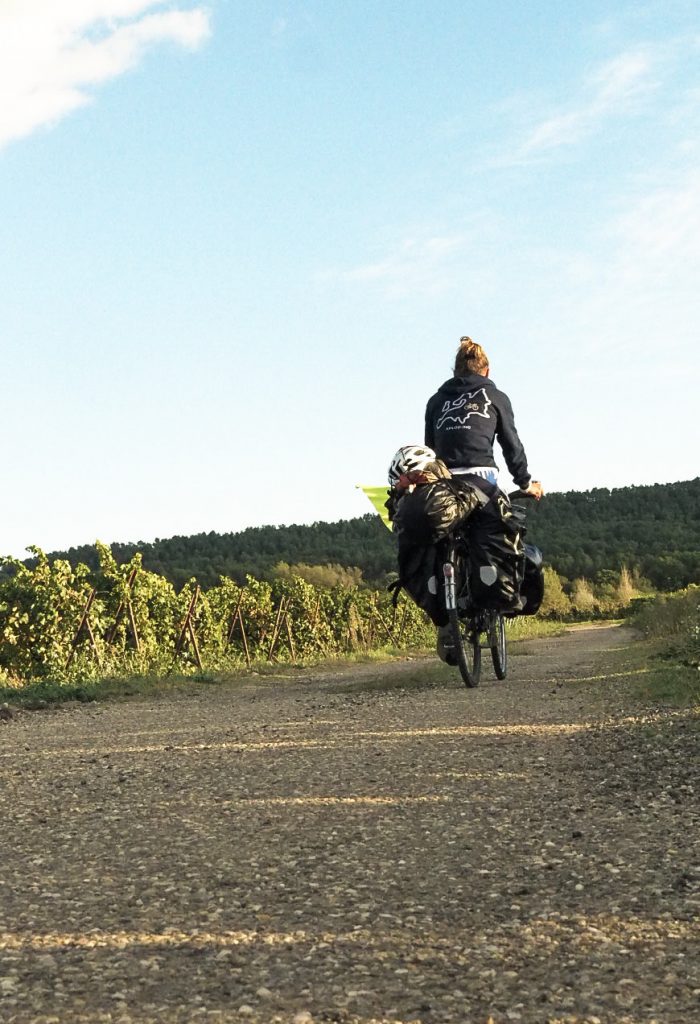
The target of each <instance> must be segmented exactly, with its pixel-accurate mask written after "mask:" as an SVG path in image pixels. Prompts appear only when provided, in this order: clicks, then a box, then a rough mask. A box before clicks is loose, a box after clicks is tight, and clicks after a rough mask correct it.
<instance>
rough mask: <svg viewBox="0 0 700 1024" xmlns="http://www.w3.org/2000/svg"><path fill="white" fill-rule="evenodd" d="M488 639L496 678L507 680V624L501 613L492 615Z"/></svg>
mask: <svg viewBox="0 0 700 1024" xmlns="http://www.w3.org/2000/svg"><path fill="white" fill-rule="evenodd" d="M488 638H489V647H490V648H491V660H492V661H493V670H494V672H495V673H496V678H497V679H505V677H506V674H507V672H508V645H507V642H506V624H505V620H504V618H503V616H502V615H501V613H500V612H492V613H491V615H490V621H489V630H488Z"/></svg>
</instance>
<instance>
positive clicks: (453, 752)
mask: <svg viewBox="0 0 700 1024" xmlns="http://www.w3.org/2000/svg"><path fill="white" fill-rule="evenodd" d="M630 642H631V641H630V637H629V635H628V634H626V633H625V631H624V630H621V629H619V628H602V629H590V630H583V631H581V630H579V631H575V632H571V633H568V634H567V635H565V636H564V637H561V638H558V639H547V640H538V641H528V642H527V643H524V644H521V645H520V647H519V653H516V654H515V655H514V656H513V657H512V660H511V666H510V674H509V679H508V680H507V681H506V682H505V683H498V682H497V681H496V680H495V678H494V677H493V676H492V674H491V673H490V671H485V678H484V681H483V683H482V686H481V687H480V689H479V690H476V691H471V690H466V689H464V688H463V687H462V686H461V684H460V682H459V680H458V679H457V677H456V675H455V672H454V670H448V669H446V668H442V667H439V666H436V664H435V661H434V660H432V659H428V660H412V661H410V660H409V661H401V662H397V663H395V664H392V665H388V666H381V665H369V666H367V665H365V666H354V667H351V668H348V669H342V670H340V669H332V670H326V671H324V670H316V671H315V672H313V673H312V672H308V671H307V672H304V671H301V672H296V673H294V672H293V670H289V669H286V670H284V672H285V675H286V678H284V679H280V680H277V681H274V680H272V681H271V680H262V679H259V680H250V681H249V682H246V683H245V684H244V685H242V686H239V687H234V686H226V687H214V686H210V687H202V690H201V692H197V693H195V694H188V695H178V696H176V697H173V698H165V699H158V700H150V701H149V700H143V699H133V700H130V701H126V702H121V703H113V704H101V705H90V706H71V707H69V708H65V709H61V710H56V711H48V712H41V713H24V714H20V715H17V716H16V717H15V718H14V719H13V720H11V721H9V722H4V723H0V781H1V783H2V815H1V821H0V857H1V861H0V915H1V916H0V1021H2V1022H3V1024H5V1022H16V1024H20V1022H21V1024H26V1022H36V1024H64V1022H65V1024H82V1022H88V1021H89V1022H91V1024H92V1022H95V1024H97V1022H105V1024H106V1022H114V1024H129V1022H139V1024H147V1022H158V1024H166V1022H167V1024H180V1022H203V1024H206V1022H229V1021H236V1022H238V1021H249V1022H251V1024H256V1022H265V1024H267V1022H284V1024H292V1022H294V1024H304V1022H321V1021H339V1022H346V1024H369V1022H378V1021H381V1022H392V1024H396V1022H408V1021H421V1022H423V1024H441V1022H450V1021H453V1022H460V1024H462V1022H463V1024H472V1022H474V1024H486V1022H487V1021H489V1020H491V1021H492V1022H493V1024H507V1022H510V1021H522V1022H526V1024H545V1022H547V1024H554V1022H565V1024H583V1022H586V1024H652V1022H654V1021H655V1022H657V1024H693V1022H696V1021H698V1020H700V944H699V942H698V939H699V934H700V924H699V916H698V911H699V909H700V892H699V886H700V848H699V845H698V844H699V839H698V823H699V818H700V815H699V813H698V803H697V741H698V736H699V735H700V734H699V733H698V732H697V731H696V730H695V728H694V724H693V722H692V721H691V720H690V719H689V717H688V715H687V714H685V715H684V714H681V713H678V712H672V711H668V712H664V711H663V710H662V711H660V712H659V713H658V715H657V716H656V718H655V719H654V718H653V717H652V718H649V717H647V720H646V721H645V720H644V716H643V715H642V716H641V717H640V712H639V708H638V707H637V708H636V710H635V707H634V705H632V706H630V703H629V698H626V697H625V694H624V686H625V679H624V678H617V677H615V676H612V677H611V678H608V679H602V678H600V676H601V671H602V670H603V674H604V669H603V667H604V666H605V663H606V652H609V651H611V650H612V649H613V648H619V647H621V646H624V645H625V644H628V643H630ZM608 661H609V658H608ZM379 679H383V680H385V684H386V686H387V687H388V689H381V688H375V685H376V681H377V680H379Z"/></svg>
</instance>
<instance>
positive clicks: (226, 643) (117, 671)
mask: <svg viewBox="0 0 700 1024" xmlns="http://www.w3.org/2000/svg"><path fill="white" fill-rule="evenodd" d="M30 550H31V551H32V554H33V555H34V557H35V559H36V564H35V565H34V566H33V567H31V568H30V567H28V566H26V565H25V564H24V563H22V562H19V561H16V560H14V559H3V560H2V563H3V564H4V565H5V566H6V567H7V568H8V569H9V572H7V574H3V576H2V577H0V683H2V684H3V685H5V686H7V685H11V686H12V685H14V686H18V687H19V686H22V685H24V684H26V683H28V682H34V681H37V680H52V681H54V682H64V681H65V682H67V681H78V680H91V679H97V678H105V677H122V676H131V675H148V674H166V673H168V672H169V671H173V670H176V671H177V672H183V671H189V670H192V671H195V670H196V671H200V670H205V671H220V670H226V669H229V668H234V667H237V666H241V665H246V664H247V665H251V664H254V663H259V662H261V661H304V660H313V659H317V658H332V657H336V656H340V655H344V654H347V653H350V652H355V651H365V650H373V649H379V648H382V647H389V646H391V647H403V648H411V647H417V646H425V645H427V644H430V643H431V642H432V638H433V634H434V630H433V629H432V627H431V626H430V624H429V623H428V622H427V620H426V619H425V617H424V615H423V614H422V612H420V611H419V610H418V609H417V608H416V607H415V605H414V604H413V603H412V602H410V601H408V600H406V599H405V598H402V600H401V601H400V602H399V605H398V607H397V608H394V607H393V605H392V602H391V598H390V596H389V595H388V594H387V593H385V592H376V591H371V590H367V589H364V588H359V587H352V588H343V587H334V588H320V587H314V586H312V585H311V584H310V583H307V582H306V581H305V580H303V579H301V578H300V577H297V576H293V577H292V578H290V579H279V580H274V581H273V582H265V581H261V580H256V579H253V578H252V577H248V580H247V583H246V585H245V586H243V587H241V586H239V585H238V584H237V583H235V582H234V581H233V580H231V579H229V578H226V577H221V578H220V582H219V584H218V586H215V587H212V588H210V589H209V590H207V591H206V592H203V591H201V590H200V589H199V587H198V586H197V583H196V581H195V580H191V581H190V582H189V583H187V584H186V585H185V586H184V587H183V588H182V589H181V590H180V591H179V592H176V590H175V588H174V587H173V586H172V584H171V583H170V582H169V581H168V580H167V579H165V578H164V577H163V576H160V575H158V574H156V573H153V572H149V571H148V570H146V569H144V568H143V565H142V563H141V555H140V554H136V555H135V556H134V557H133V559H132V560H131V561H130V562H127V563H125V564H122V565H117V562H116V560H115V559H114V557H113V556H112V553H111V551H110V549H109V547H107V546H106V545H103V544H98V545H97V551H98V555H99V563H100V570H99V573H97V574H95V573H93V572H92V571H91V570H90V569H88V567H87V566H85V565H78V566H77V567H75V568H73V567H72V566H71V565H70V563H68V562H67V561H63V560H61V559H57V560H56V561H53V562H50V561H49V559H48V558H47V556H46V555H45V554H44V553H43V552H42V551H41V550H40V549H39V548H32V549H30Z"/></svg>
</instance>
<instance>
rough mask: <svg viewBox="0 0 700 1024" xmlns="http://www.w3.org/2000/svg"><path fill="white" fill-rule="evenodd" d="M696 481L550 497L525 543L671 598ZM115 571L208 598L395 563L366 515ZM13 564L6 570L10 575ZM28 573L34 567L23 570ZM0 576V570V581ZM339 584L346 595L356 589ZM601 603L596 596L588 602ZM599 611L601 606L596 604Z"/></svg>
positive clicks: (125, 555)
mask: <svg viewBox="0 0 700 1024" xmlns="http://www.w3.org/2000/svg"><path fill="white" fill-rule="evenodd" d="M699 533H700V477H698V478H696V479H694V480H687V481H683V482H680V483H672V484H654V485H652V486H643V487H621V488H617V489H614V490H611V491H609V490H604V489H601V488H597V489H595V490H591V491H569V492H567V493H565V494H549V495H547V496H546V497H545V499H544V500H543V501H541V502H540V503H539V504H538V505H537V506H536V507H535V508H533V509H532V512H531V514H530V516H529V520H528V534H527V539H528V540H529V541H532V542H533V543H535V544H537V545H538V546H539V547H540V548H541V549H542V551H543V552H544V556H545V560H546V561H547V563H548V564H549V565H551V566H552V568H553V569H554V570H555V571H556V572H557V573H558V574H559V575H560V576H561V577H563V578H564V579H569V580H573V579H577V578H585V579H587V580H590V581H592V582H593V585H594V591H595V590H596V588H600V587H601V586H602V583H601V582H599V581H598V575H599V574H600V573H601V572H606V571H608V572H612V573H615V574H619V573H620V571H621V569H622V568H623V567H627V570H628V571H629V574H630V579H631V580H632V582H633V584H634V586H635V588H636V589H637V590H639V589H641V588H640V586H639V580H640V577H645V578H646V579H647V580H648V581H649V583H650V585H651V586H652V587H654V588H655V589H657V590H662V591H669V590H677V589H678V588H679V587H684V586H687V585H688V584H690V583H700V551H699V550H698V544H697V537H698V534H699ZM112 553H113V555H114V557H115V559H116V561H117V562H119V563H120V564H121V563H127V564H129V563H131V561H132V559H133V558H134V555H136V554H140V555H141V556H142V559H143V566H144V567H145V568H146V569H148V570H150V571H151V572H153V573H156V574H158V575H159V576H164V577H165V578H166V579H168V580H169V581H170V582H171V583H172V584H173V585H174V586H175V587H176V588H177V589H178V590H179V589H180V588H182V587H183V586H184V585H185V584H186V583H187V581H188V580H190V579H191V578H192V577H196V579H197V580H198V582H199V583H200V585H201V586H202V587H203V588H204V589H205V590H208V589H210V588H212V587H215V586H217V585H218V582H219V579H220V577H221V576H222V575H223V576H225V577H227V578H229V579H232V580H234V581H235V582H236V583H237V584H238V585H239V586H243V585H244V584H245V581H246V577H247V576H253V577H255V578H257V579H273V578H275V576H277V575H280V573H279V572H278V571H277V567H279V566H280V564H281V563H285V564H286V566H287V567H288V569H287V570H286V571H287V573H288V574H292V575H300V576H302V577H303V578H304V579H306V580H308V582H311V583H314V584H315V585H318V586H329V585H331V586H333V585H335V583H340V582H343V583H344V582H346V581H345V579H344V578H343V579H342V580H341V579H340V578H337V579H336V580H333V581H331V580H330V579H329V578H328V577H327V576H324V575H323V574H321V575H319V576H317V577H314V578H312V577H311V576H310V575H309V570H310V569H311V568H312V567H313V568H315V569H319V570H323V569H325V570H327V569H329V568H330V569H331V570H332V571H335V572H337V571H338V568H339V567H340V569H341V570H345V571H347V572H349V573H350V574H351V576H352V575H353V574H355V573H357V572H360V573H361V574H362V576H361V578H362V580H364V581H365V582H368V583H370V584H373V585H375V586H381V585H382V584H384V583H385V582H386V578H387V574H389V573H391V572H393V570H394V568H395V563H396V548H395V541H394V538H393V537H392V535H391V533H390V532H389V531H388V530H387V529H386V528H385V527H384V526H383V524H382V523H381V521H380V519H379V517H378V516H377V515H375V514H373V513H368V514H367V515H366V516H363V517H361V518H358V519H350V520H344V521H341V522H337V523H314V524H313V525H312V526H260V527H254V528H251V529H248V530H243V531H241V532H240V533H226V534H217V533H213V532H212V533H202V534H197V535H195V536H193V537H171V538H170V539H169V540H155V541H153V542H152V543H148V544H146V543H143V542H139V543H137V544H113V545H112ZM54 558H60V559H63V560H65V561H68V562H70V564H71V565H72V566H73V567H76V566H77V565H78V564H79V563H83V564H85V565H87V566H88V567H89V568H90V569H91V570H92V571H93V572H97V571H99V569H100V556H99V551H98V550H97V549H96V548H93V547H89V546H86V547H81V548H72V549H71V550H70V551H68V552H59V553H57V554H55V555H53V556H52V557H51V561H53V560H54ZM16 564H17V563H13V562H12V563H11V564H7V565H6V566H5V569H4V573H5V574H10V575H11V574H12V572H14V571H15V566H16ZM29 564H30V565H31V566H33V565H35V564H36V562H35V560H33V559H32V560H30V563H29ZM2 574H3V569H2V567H1V566H0V576H1V575H2ZM347 582H349V583H351V585H354V584H356V583H359V582H360V580H359V578H358V579H355V580H353V581H351V580H348V581H347ZM598 596H599V595H598V594H597V592H596V597H598ZM600 600H601V601H602V603H603V604H605V602H606V601H607V600H608V598H607V597H606V596H605V595H604V594H601V595H600Z"/></svg>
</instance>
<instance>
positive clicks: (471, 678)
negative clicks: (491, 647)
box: [449, 608, 481, 689]
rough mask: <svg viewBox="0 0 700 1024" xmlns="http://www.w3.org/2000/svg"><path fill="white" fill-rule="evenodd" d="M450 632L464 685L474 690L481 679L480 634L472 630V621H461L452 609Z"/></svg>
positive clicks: (450, 613)
mask: <svg viewBox="0 0 700 1024" xmlns="http://www.w3.org/2000/svg"><path fill="white" fill-rule="evenodd" d="M449 616H450V632H451V634H452V643H453V644H454V653H455V656H456V658H457V667H458V668H459V674H460V675H461V677H462V681H463V682H464V685H465V686H467V687H469V688H470V689H472V688H473V687H475V686H478V685H479V680H480V679H481V645H480V643H479V634H478V632H476V631H475V630H474V629H472V628H471V627H472V623H471V621H470V620H468V619H467V620H466V621H465V620H464V619H460V617H459V615H458V614H457V610H456V609H454V608H453V609H451V610H450V612H449Z"/></svg>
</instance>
